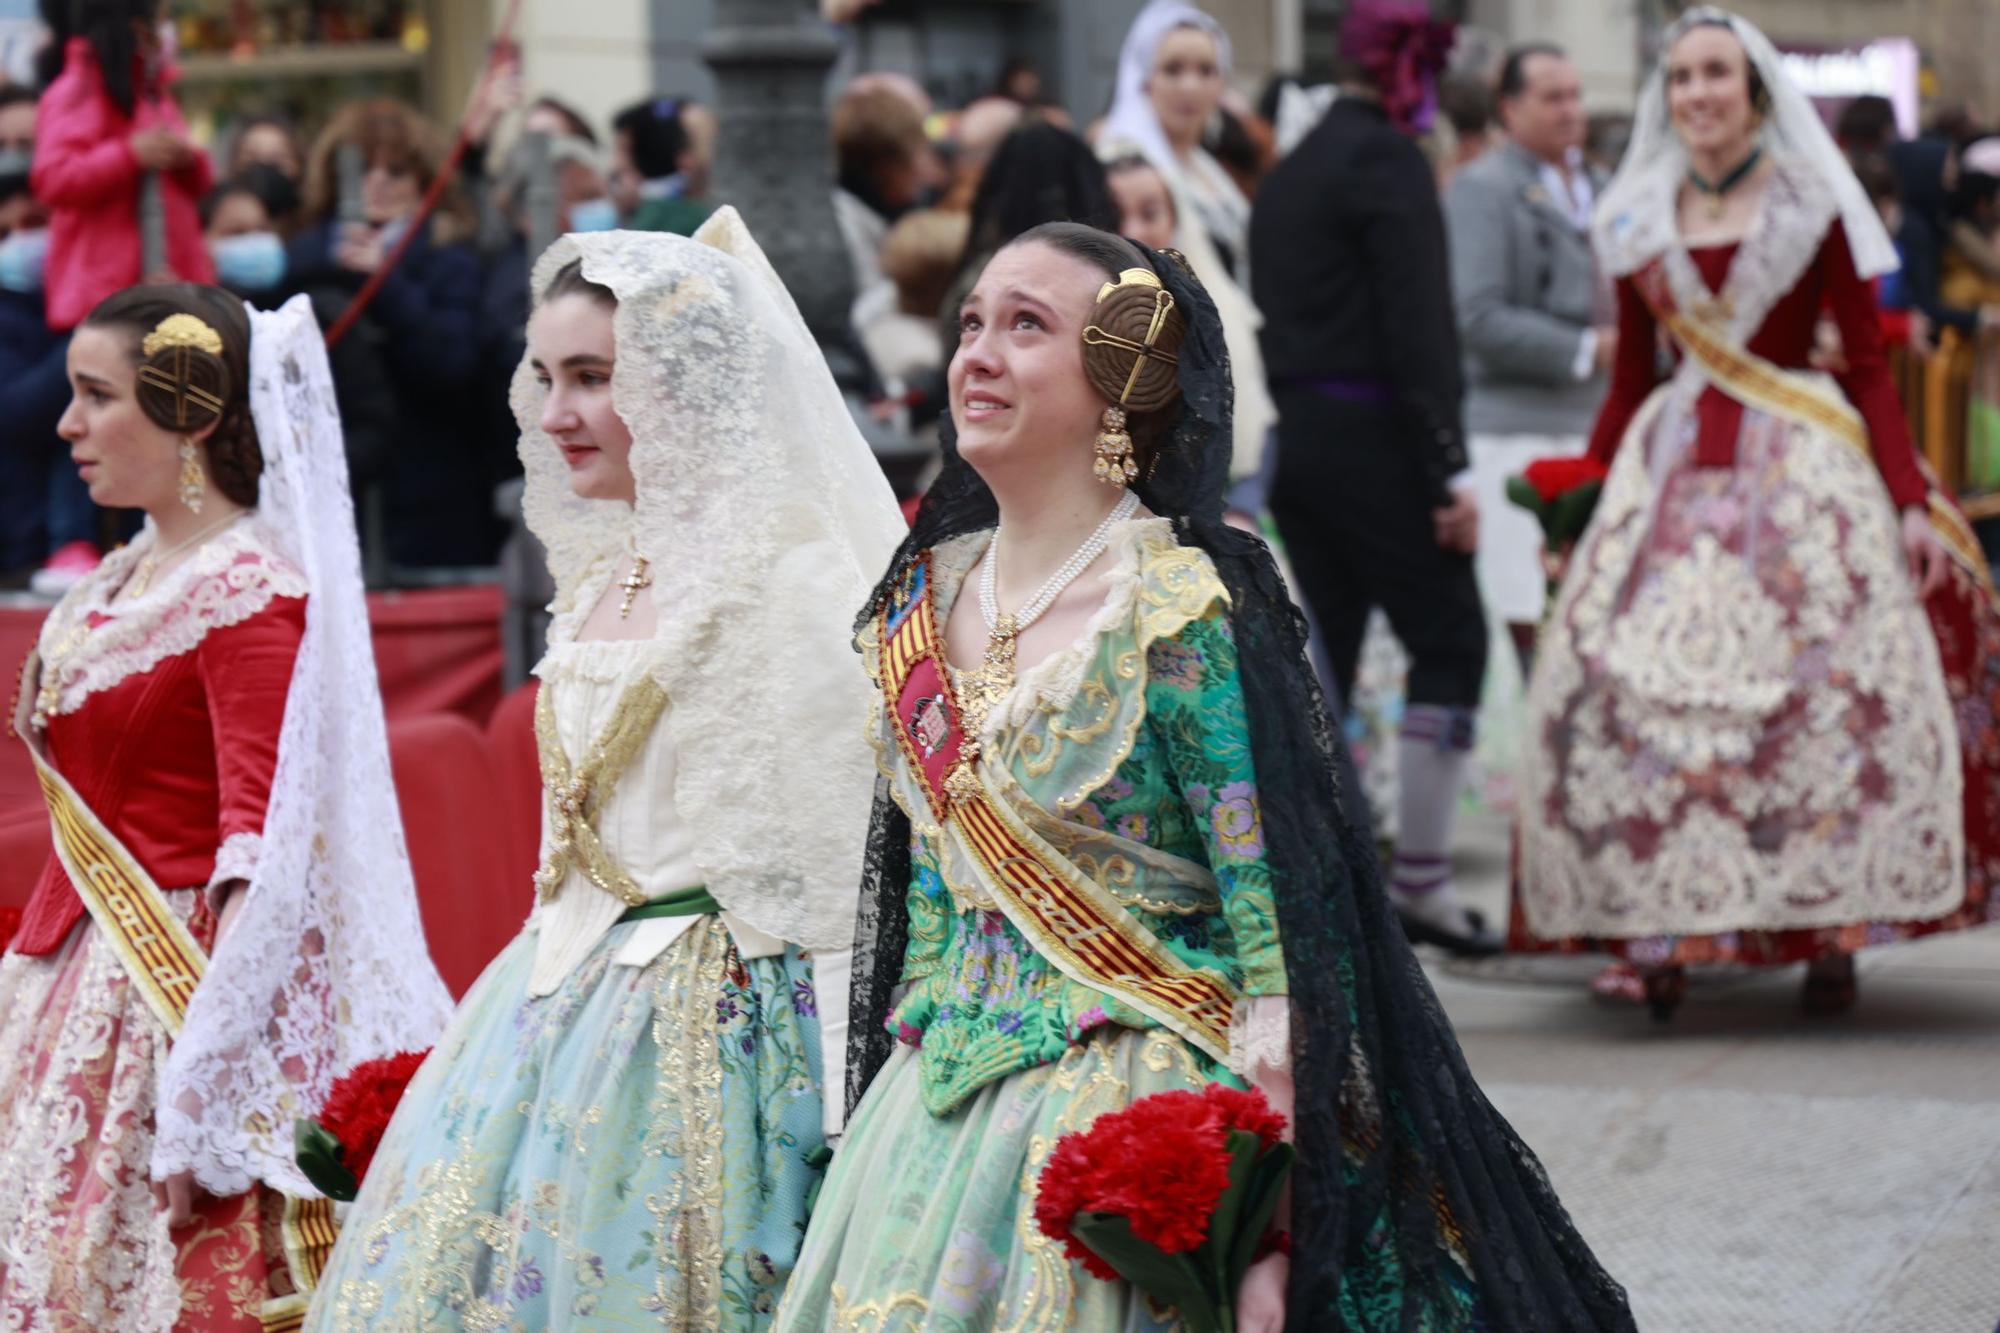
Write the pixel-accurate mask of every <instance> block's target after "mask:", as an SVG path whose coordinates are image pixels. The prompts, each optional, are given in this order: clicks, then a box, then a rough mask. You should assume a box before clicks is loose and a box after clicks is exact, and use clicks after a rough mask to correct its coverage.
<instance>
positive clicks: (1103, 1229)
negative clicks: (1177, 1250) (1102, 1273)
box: [1069, 1212, 1233, 1333]
mask: <svg viewBox="0 0 2000 1333" xmlns="http://www.w3.org/2000/svg"><path fill="white" fill-rule="evenodd" d="M1069 1225H1070V1230H1071V1231H1072V1232H1074V1233H1075V1234H1076V1238H1077V1239H1078V1240H1080V1241H1082V1242H1083V1243H1084V1244H1085V1245H1088V1246H1089V1247H1090V1248H1091V1250H1092V1251H1093V1252H1094V1253H1096V1255H1097V1257H1098V1258H1100V1259H1102V1260H1104V1262H1105V1263H1107V1264H1110V1265H1111V1267H1112V1268H1113V1269H1115V1270H1116V1271H1117V1273H1118V1276H1120V1277H1122V1278H1124V1279H1125V1280H1126V1281H1127V1282H1130V1283H1131V1284H1132V1285H1133V1286H1135V1287H1137V1288H1138V1289H1139V1290H1141V1291H1143V1292H1145V1293H1146V1294H1147V1295H1148V1296H1151V1297H1152V1298H1153V1299H1154V1300H1156V1301H1158V1302H1160V1303H1161V1304H1162V1305H1171V1306H1173V1307H1174V1308H1175V1309H1176V1310H1178V1311H1179V1312H1180V1316H1181V1320H1182V1322H1183V1323H1185V1324H1186V1325H1187V1327H1188V1330H1189V1333H1223V1331H1224V1329H1225V1324H1224V1322H1223V1315H1222V1314H1221V1313H1220V1312H1219V1311H1218V1310H1217V1308H1216V1307H1217V1301H1216V1298H1215V1295H1214V1294H1213V1293H1211V1292H1210V1291H1209V1289H1208V1284H1207V1282H1206V1281H1205V1280H1204V1275H1203V1273H1202V1271H1201V1265H1202V1263H1203V1262H1204V1259H1205V1256H1204V1255H1203V1253H1202V1250H1200V1249H1197V1250H1195V1251H1193V1252H1192V1253H1189V1254H1165V1253H1163V1252H1161V1250H1160V1248H1159V1246H1157V1245H1154V1244H1153V1243H1152V1242H1151V1241H1144V1240H1140V1239H1139V1238H1138V1237H1137V1236H1135V1235H1133V1234H1132V1224H1131V1223H1130V1222H1129V1221H1127V1220H1126V1219H1125V1218H1124V1217H1123V1216H1122V1215H1121V1214H1118V1213H1089V1212H1080V1213H1078V1214H1077V1215H1076V1216H1075V1217H1074V1218H1071V1219H1070V1224H1069ZM1203 1248H1206V1247H1203ZM1231 1322H1233V1320H1232V1321H1231Z"/></svg>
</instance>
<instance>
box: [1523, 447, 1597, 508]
mask: <svg viewBox="0 0 2000 1333" xmlns="http://www.w3.org/2000/svg"><path fill="white" fill-rule="evenodd" d="M1610 475H1611V473H1610V469H1608V468H1606V467H1605V466H1604V464H1602V463H1600V462H1598V461H1597V460H1596V459H1594V458H1592V457H1590V456H1589V455H1587V454H1586V455H1584V456H1582V457H1578V458H1538V459H1536V460H1535V461H1534V462H1532V463H1530V464H1528V466H1527V467H1526V468H1524V469H1522V471H1521V476H1522V477H1523V478H1524V479H1526V481H1527V483H1528V484H1529V485H1530V486H1533V487H1534V488H1535V493H1536V494H1537V495H1539V496H1541V497H1542V501H1543V503H1544V504H1554V503H1555V502H1556V501H1557V500H1559V499H1561V498H1562V497H1563V496H1565V495H1567V494H1569V493H1570V492H1571V491H1573V490H1575V489H1576V488H1577V487H1579V486H1587V485H1589V484H1590V483H1592V482H1596V483H1598V484H1599V485H1602V484H1603V482H1604V479H1605V478H1606V477H1608V476H1610Z"/></svg>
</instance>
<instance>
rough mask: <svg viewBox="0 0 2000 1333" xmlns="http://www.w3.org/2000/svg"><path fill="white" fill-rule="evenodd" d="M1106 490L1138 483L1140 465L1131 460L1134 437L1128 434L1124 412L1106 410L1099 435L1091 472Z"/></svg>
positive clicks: (1116, 409) (1118, 408) (1121, 409)
mask: <svg viewBox="0 0 2000 1333" xmlns="http://www.w3.org/2000/svg"><path fill="white" fill-rule="evenodd" d="M1091 470H1092V471H1093V472H1094V473H1095V474H1096V476H1097V479H1098V480H1099V481H1101V482H1103V483H1104V484H1105V485H1106V486H1116V487H1118V488H1119V489H1121V490H1122V489H1124V488H1125V487H1127V486H1129V485H1131V484H1132V483H1133V482H1135V481H1137V480H1138V479H1139V465H1138V463H1136V462H1134V461H1133V458H1132V437H1131V435H1129V434H1128V433H1126V430H1125V409H1124V408H1122V407H1107V408H1105V409H1104V420H1103V425H1102V428H1101V429H1100V430H1099V431H1098V432H1097V462H1096V464H1095V465H1094V466H1093V467H1092V469H1091Z"/></svg>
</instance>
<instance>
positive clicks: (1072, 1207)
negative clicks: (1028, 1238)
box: [1035, 1086, 1292, 1333]
mask: <svg viewBox="0 0 2000 1333" xmlns="http://www.w3.org/2000/svg"><path fill="white" fill-rule="evenodd" d="M1284 1128H1285V1119H1284V1117H1283V1116H1281V1115H1279V1114H1278V1113H1277V1112H1275V1111H1273V1110H1272V1109H1271V1105H1270V1103H1269V1102H1267V1101H1266V1100H1265V1099H1264V1095H1263V1094H1262V1093H1260V1092H1255V1091H1252V1092H1243V1091H1239V1090H1237V1089H1235V1088H1225V1087H1219V1086H1210V1087H1208V1088H1205V1089H1203V1090H1202V1091H1200V1092H1187V1091H1175V1092H1161V1093H1155V1094H1154V1095H1152V1096H1150V1097H1142V1098H1140V1099H1139V1100H1138V1101H1136V1102H1133V1103H1132V1104H1131V1105H1130V1106H1127V1107H1125V1108H1124V1109H1123V1110H1121V1111H1113V1112H1111V1113H1109V1114H1107V1115H1103V1116H1099V1117H1098V1119H1097V1120H1096V1122H1095V1123H1093V1124H1092V1125H1091V1127H1090V1128H1089V1129H1088V1130H1085V1131H1082V1132H1080V1133H1075V1134H1065V1135H1064V1136H1063V1137H1062V1138H1061V1139H1059V1140H1058V1141H1057V1142H1056V1146H1055V1150H1054V1151H1053V1152H1051V1153H1050V1154H1049V1160H1048V1162H1047V1164H1046V1165H1044V1166H1043V1168H1042V1171H1041V1176H1040V1179H1039V1187H1038V1189H1037V1191H1036V1195H1035V1222H1036V1225H1037V1226H1038V1227H1039V1228H1040V1229H1041V1231H1042V1234H1043V1235H1045V1236H1048V1237H1049V1238H1050V1239H1052V1240H1056V1241H1060V1242H1061V1243H1062V1246H1063V1252H1064V1253H1065V1254H1067V1255H1068V1256H1069V1257H1070V1258H1071V1259H1074V1260H1076V1261H1077V1262H1078V1263H1080V1264H1082V1265H1083V1267H1084V1269H1085V1271H1087V1272H1089V1273H1090V1274H1091V1276H1093V1277H1096V1278H1100V1279H1103V1280H1105V1281H1111V1280H1113V1279H1115V1278H1121V1277H1122V1278H1124V1279H1125V1280H1126V1281H1128V1282H1131V1283H1133V1284H1135V1285H1136V1286H1138V1287H1139V1289H1140V1290H1142V1291H1146V1292H1148V1293H1150V1294H1151V1295H1152V1296H1153V1297H1154V1298H1155V1299H1156V1300H1158V1301H1160V1302H1161V1303H1163V1304H1167V1305H1173V1306H1175V1307H1176V1308H1177V1309H1179V1311H1180V1313H1181V1316H1182V1319H1183V1321H1184V1322H1185V1323H1186V1324H1187V1326H1188V1328H1190V1329H1192V1330H1196V1333H1207V1331H1208V1330H1218V1329H1226V1328H1227V1327H1229V1323H1228V1316H1227V1313H1226V1312H1227V1310H1228V1308H1229V1302H1230V1301H1231V1299H1232V1298H1233V1293H1234V1291H1235V1288H1236V1285H1237V1284H1238V1283H1240V1282H1241V1281H1242V1276H1243V1271H1244V1269H1245V1268H1246V1267H1247V1265H1248V1262H1249V1260H1250V1258H1251V1257H1252V1253H1253V1247H1251V1246H1250V1245H1248V1244H1246V1243H1244V1242H1245V1239H1246V1237H1256V1236H1260V1235H1261V1234H1262V1232H1263V1229H1264V1227H1265V1225H1266V1224H1267V1223H1268V1222H1269V1220H1270V1215H1271V1210H1272V1208H1273V1207H1275V1205H1276V1203H1277V1198H1278V1191H1279V1189H1280V1187H1281V1186H1282V1184H1283V1181H1284V1177H1285V1175H1286V1174H1287V1173H1288V1172H1289V1171H1290V1169H1291V1162H1292V1149H1291V1146H1290V1145H1289V1144H1285V1143H1283V1142H1282V1136H1283V1133H1284ZM1225 1197H1227V1198H1229V1199H1230V1200H1231V1204H1230V1207H1229V1208H1228V1210H1227V1215H1228V1218H1229V1219H1230V1222H1229V1224H1228V1225H1225V1226H1223V1227H1222V1229H1221V1234H1216V1232H1215V1225H1216V1218H1217V1217H1218V1215H1219V1214H1220V1213H1221V1212H1222V1211H1223V1210H1222V1204H1223V1201H1224V1199H1225Z"/></svg>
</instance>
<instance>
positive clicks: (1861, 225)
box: [1594, 6, 1897, 330]
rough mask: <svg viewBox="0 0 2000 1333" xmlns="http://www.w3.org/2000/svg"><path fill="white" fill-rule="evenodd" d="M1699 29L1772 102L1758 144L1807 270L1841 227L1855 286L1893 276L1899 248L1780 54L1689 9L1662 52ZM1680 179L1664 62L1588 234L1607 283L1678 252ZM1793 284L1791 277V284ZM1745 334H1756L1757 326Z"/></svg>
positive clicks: (1733, 26) (1733, 22) (1715, 16)
mask: <svg viewBox="0 0 2000 1333" xmlns="http://www.w3.org/2000/svg"><path fill="white" fill-rule="evenodd" d="M1703 23H1725V24H1727V25H1728V26H1729V29H1730V31H1732V32H1733V33H1735V34H1736V39H1737V40H1738V41H1739V42H1741V43H1742V44H1743V49H1744V51H1745V52H1746V53H1748V55H1749V57H1750V63H1751V64H1752V65H1753V66H1754V67H1755V68H1756V70H1757V73H1758V75H1759V76H1760V77H1762V79H1763V80H1764V86H1765V88H1766V89H1767V90H1769V92H1770V96H1771V106H1770V110H1769V112H1768V113H1767V114H1766V116H1765V119H1764V128H1763V130H1762V133H1761V141H1762V144H1763V147H1764V149H1765V151H1766V152H1767V153H1768V154H1769V155H1770V157H1771V158H1772V160H1773V161H1774V162H1775V163H1776V164H1777V166H1778V168H1779V170H1780V171H1781V172H1782V173H1784V174H1785V175H1786V176H1788V177H1789V178H1790V181H1791V191H1790V192H1791V195H1792V201H1793V203H1794V204H1795V205H1797V206H1798V209H1799V211H1796V212H1794V214H1793V215H1792V219H1791V222H1790V223H1789V224H1788V226H1791V227H1793V228H1796V229H1798V230H1801V231H1802V230H1804V228H1800V227H1798V224H1801V223H1806V224H1810V230H1811V239H1812V244H1811V246H1810V247H1809V249H1808V251H1807V253H1806V254H1805V256H1804V259H1805V261H1806V262H1810V261H1811V259H1812V257H1813V255H1814V254H1816V253H1817V252H1818V249H1819V245H1818V238H1819V237H1822V236H1824V235H1825V234H1826V229H1827V227H1828V226H1830V225H1831V224H1832V222H1833V219H1834V218H1836V217H1838V218H1839V219H1840V220H1841V223H1842V225H1843V227H1844V228H1845V230H1846V232H1847V244H1848V247H1849V248H1850V249H1851V250H1852V251H1853V253H1854V267H1855V269H1856V271H1857V272H1859V273H1860V275H1861V276H1862V277H1864V278H1872V277H1875V276H1877V275H1878V274H1882V273H1888V272H1890V271H1892V270H1893V269H1895V268H1896V266H1897V259H1896V247H1895V245H1894V244H1893V243H1891V242H1890V240H1889V233H1888V232H1887V231H1886V230H1885V229H1884V228H1883V226H1882V219H1881V216H1880V215H1879V214H1877V213H1876V211H1875V206H1874V204H1872V203H1870V202H1869V200H1868V195H1867V192H1866V191H1865V190H1863V189H1862V188H1861V183H1860V182H1859V181H1857V180H1856V179H1855V178H1854V172H1853V169H1852V168H1850V167H1849V166H1848V165H1847V159H1846V158H1845V157H1843V156H1842V155H1841V152H1840V149H1839V148H1838V147H1837V146H1836V145H1835V144H1834V142H1833V136H1831V135H1830V134H1828V133H1827V132H1826V126H1825V125H1824V124H1823V123H1821V121H1820V118H1819V113H1818V112H1816V111H1814V110H1813V107H1812V103H1811V102H1810V101H1809V100H1807V98H1806V95H1805V94H1804V93H1803V92H1801V91H1800V90H1799V88H1798V85H1796V84H1794V83H1793V82H1792V81H1791V79H1790V78H1789V77H1788V76H1787V75H1786V74H1785V69H1784V64H1783V62H1782V61H1780V60H1779V58H1778V52H1777V48H1776V47H1774V46H1772V45H1771V42H1770V39H1769V38H1767V37H1766V36H1764V34H1763V33H1762V32H1760V31H1759V30H1758V29H1757V27H1756V25H1755V24H1753V23H1751V22H1749V21H1748V20H1747V19H1742V18H1739V17H1737V16H1736V15H1734V14H1731V13H1728V12H1726V11H1724V10H1720V9H1712V8H1709V7H1707V6H1703V7H1700V8H1697V9H1691V10H1689V11H1688V12H1687V13H1685V14H1683V15H1682V16H1681V17H1680V19H1679V20H1677V21H1676V22H1675V23H1674V25H1673V26H1672V27H1671V28H1669V29H1668V30H1667V33H1666V37H1665V38H1664V40H1663V41H1662V43H1661V46H1660V49H1661V50H1662V51H1666V50H1669V49H1671V48H1672V46H1673V44H1674V43H1675V42H1676V41H1678V40H1680V38H1681V36H1682V35H1683V34H1685V33H1686V32H1687V31H1688V29H1690V28H1692V27H1694V26H1696V25H1698V24H1703ZM1687 171H1688V157H1687V150H1686V149H1685V148H1684V147H1683V146H1682V145H1681V141H1680V138H1679V136H1678V135H1676V134H1675V132H1674V128H1673V125H1672V123H1671V121H1670V119H1669V117H1668V115H1667V88H1666V61H1665V60H1664V59H1662V60H1661V61H1660V63H1659V64H1658V65H1656V66H1655V67H1654V69H1653V72H1652V74H1651V75H1650V76H1649V77H1648V78H1647V80H1646V87H1645V90H1644V91H1643V92H1641V93H1640V95H1639V119H1638V123H1637V124H1636V125H1635V126H1634V127H1633V131H1632V143H1631V146H1630V147H1629V148H1628V149H1627V150H1626V152H1625V160H1624V163H1623V164H1622V165H1621V166H1620V167H1619V168H1618V174H1617V175H1616V176H1614V177H1613V178H1612V180H1611V184H1610V185H1609V186H1608V187H1606V189H1605V191H1604V195H1603V197H1602V198H1601V199H1600V200H1599V201H1598V204H1597V220H1596V224H1595V229H1594V234H1595V240H1596V245H1597V256H1598V262H1599V263H1601V264H1603V265H1604V267H1605V270H1606V271H1607V272H1609V273H1610V274H1611V275H1612V276H1613V277H1624V276H1626V275H1627V274H1630V273H1635V272H1637V271H1638V270H1639V269H1641V268H1644V267H1645V266H1646V264H1647V263H1648V262H1650V261H1651V260H1653V259H1655V258H1657V257H1658V256H1660V255H1662V254H1665V253H1667V252H1668V251H1669V250H1670V249H1672V248H1673V247H1675V246H1677V245H1678V244H1679V227H1678V222H1677V219H1678V215H1679V213H1678V209H1677V207H1676V201H1677V199H1678V197H1679V194H1680V187H1681V184H1682V182H1683V181H1685V180H1686V179H1687ZM1772 202H1773V201H1772V200H1770V199H1769V198H1768V197H1767V200H1766V203H1765V208H1764V214H1763V216H1762V217H1761V218H1760V220H1759V222H1758V224H1757V229H1763V228H1766V227H1769V226H1771V225H1773V218H1772V216H1771V213H1772V209H1771V205H1772ZM1808 209H1809V211H1807V210H1808ZM1795 239H1796V238H1795ZM1802 270H1803V265H1801V271H1802ZM1797 276H1798V275H1797V272H1795V273H1794V274H1793V278H1794V279H1796V278H1797ZM1789 288H1790V283H1789V282H1788V283H1786V284H1785V286H1783V287H1780V288H1779V289H1778V291H1779V294H1780V295H1782V294H1783V293H1784V292H1785V291H1787V290H1789ZM1768 308H1769V307H1766V309H1767V310H1768ZM1759 322H1760V323H1761V322H1762V321H1761V318H1760V320H1759ZM1751 327H1752V329H1753V330H1754V328H1755V327H1756V326H1755V325H1752V326H1751Z"/></svg>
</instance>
